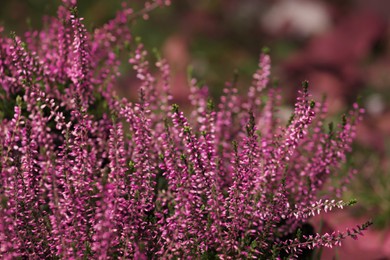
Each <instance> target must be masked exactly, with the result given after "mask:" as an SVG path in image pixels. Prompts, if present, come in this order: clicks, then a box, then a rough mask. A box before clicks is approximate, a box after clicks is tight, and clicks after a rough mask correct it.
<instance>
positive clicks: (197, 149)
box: [0, 0, 371, 259]
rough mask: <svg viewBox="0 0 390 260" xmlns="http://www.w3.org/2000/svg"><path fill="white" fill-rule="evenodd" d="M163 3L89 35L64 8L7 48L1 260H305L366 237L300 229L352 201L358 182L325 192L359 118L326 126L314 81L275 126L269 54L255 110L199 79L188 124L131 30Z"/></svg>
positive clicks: (3, 58)
mask: <svg viewBox="0 0 390 260" xmlns="http://www.w3.org/2000/svg"><path fill="white" fill-rule="evenodd" d="M169 4H170V1H161V0H156V1H151V2H148V3H146V4H145V9H143V10H141V11H139V12H133V11H132V10H131V9H130V8H128V7H126V5H125V4H124V5H123V9H122V10H121V11H120V12H118V13H117V15H116V17H115V18H113V19H112V20H111V21H109V22H108V23H107V24H105V25H103V26H102V27H100V28H97V29H95V30H94V32H88V31H87V30H86V29H85V26H84V24H83V19H82V18H81V17H79V16H78V14H77V8H76V1H75V0H64V1H63V5H62V6H61V7H59V9H58V18H47V20H46V22H47V26H46V27H45V29H44V30H42V31H31V32H27V33H26V34H25V36H24V38H20V37H18V36H15V35H12V36H11V37H6V36H4V35H2V37H1V38H0V74H1V77H0V85H1V88H0V106H1V113H0V120H1V124H0V175H1V178H0V258H1V259H14V258H34V259H35V258H36V259H51V258H63V259H80V258H88V259H89V258H97V259H111V258H112V259H116V258H123V259H131V258H133V259H154V258H162V259H171V258H189V259H192V258H199V257H203V258H213V257H219V258H221V259H238V258H265V259H281V258H284V257H287V258H298V257H302V255H303V254H307V252H309V253H310V250H312V249H314V248H318V247H324V246H325V247H332V246H340V245H341V244H342V240H343V239H346V238H347V237H351V238H353V239H356V238H357V237H358V235H362V232H363V231H364V230H365V229H367V228H368V226H369V225H370V224H371V222H367V223H365V224H363V225H361V226H358V227H357V228H355V229H347V230H346V231H345V232H340V231H334V232H333V233H331V234H318V233H316V232H315V231H306V229H308V228H307V227H308V226H309V224H308V220H309V218H310V217H312V216H315V215H318V214H321V213H322V212H327V211H330V210H332V209H334V208H343V207H345V206H349V205H351V204H353V203H354V201H351V202H343V201H341V200H340V196H341V194H342V192H343V188H344V186H345V185H344V184H345V183H347V182H348V181H349V180H350V178H351V177H352V175H353V174H355V173H356V171H355V170H351V171H350V172H351V174H350V175H348V176H347V177H346V178H344V179H342V178H338V179H341V181H340V184H339V185H338V186H331V187H330V185H328V181H329V179H330V178H331V176H334V175H337V174H338V172H339V171H340V168H341V167H342V166H343V163H344V162H345V160H346V154H347V153H348V152H350V151H351V147H352V142H353V140H354V137H355V135H356V134H355V131H356V130H355V128H356V124H357V123H358V122H359V121H360V119H361V116H362V113H363V112H364V111H363V109H362V108H360V107H359V106H358V105H357V104H354V106H353V109H352V110H351V111H350V112H349V114H347V115H346V116H345V117H343V120H342V123H340V124H338V125H333V123H331V124H329V126H324V125H323V122H324V119H325V117H326V111H327V107H326V104H325V102H317V103H315V102H314V101H312V100H311V96H310V93H309V91H308V83H307V82H304V83H303V88H302V90H301V91H299V93H298V98H297V101H296V104H295V108H294V112H293V115H292V117H291V120H290V121H289V123H288V124H287V125H285V124H283V123H281V122H280V121H281V120H279V118H278V105H279V104H280V91H279V90H278V88H276V87H271V88H270V87H269V77H270V72H271V60H270V56H269V55H268V54H267V53H262V54H261V55H260V59H259V69H258V70H257V71H256V72H255V74H254V76H253V83H252V85H251V86H250V87H249V91H248V94H247V96H246V97H242V96H239V95H238V94H237V92H238V91H237V88H236V86H235V80H233V81H232V82H227V83H226V87H225V89H224V90H223V95H222V96H221V98H220V100H219V101H213V100H212V99H211V98H210V97H209V95H208V88H207V87H206V86H202V85H199V83H198V81H197V80H196V79H194V78H191V79H190V81H189V83H190V88H191V94H190V101H191V102H190V103H191V105H192V110H191V112H189V113H188V115H187V113H185V112H184V111H182V110H181V109H180V108H179V107H178V106H177V105H174V104H171V101H172V96H171V92H170V78H169V74H170V68H169V65H168V63H167V61H166V60H164V59H161V58H158V59H157V61H156V63H155V66H156V67H157V72H152V71H154V69H153V68H152V67H153V66H152V65H153V64H151V63H150V62H149V58H148V57H149V54H148V52H147V50H146V49H145V48H144V46H143V45H142V44H140V43H139V42H137V43H135V42H133V37H132V35H131V32H130V31H129V28H128V22H129V21H131V20H132V19H134V18H136V17H139V16H147V15H148V13H149V12H150V11H151V10H152V9H154V8H157V7H161V6H164V5H169ZM144 18H145V17H144ZM0 33H1V34H3V28H1V27H0ZM123 55H129V56H128V57H129V59H128V62H129V63H130V64H131V66H132V68H133V70H134V73H135V75H136V77H137V79H138V80H139V82H140V91H139V98H138V100H137V101H134V102H130V101H128V100H127V99H126V98H123V99H119V98H118V96H117V94H116V93H115V85H116V83H117V79H118V76H120V72H119V71H120V70H119V68H120V66H121V60H122V59H121V57H123ZM263 97H266V98H263ZM337 177H341V176H337ZM326 191H328V193H327V195H325V196H320V194H323V193H326ZM320 192H321V193H320ZM311 229H312V228H311ZM309 230H310V228H309ZM305 250H306V251H305ZM307 250H309V251H307Z"/></svg>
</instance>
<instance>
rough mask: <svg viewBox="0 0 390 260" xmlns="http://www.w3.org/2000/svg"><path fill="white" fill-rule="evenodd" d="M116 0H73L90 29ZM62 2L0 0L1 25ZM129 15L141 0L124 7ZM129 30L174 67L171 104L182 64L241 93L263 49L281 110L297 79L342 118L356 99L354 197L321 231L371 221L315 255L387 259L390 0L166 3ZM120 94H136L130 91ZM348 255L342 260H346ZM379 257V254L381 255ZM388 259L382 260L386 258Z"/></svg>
mask: <svg viewBox="0 0 390 260" xmlns="http://www.w3.org/2000/svg"><path fill="white" fill-rule="evenodd" d="M121 2H122V1H120V0H110V1H107V0H94V1H87V0H79V4H78V10H79V14H80V16H82V17H85V23H86V25H87V28H88V29H89V30H93V28H95V27H99V26H101V25H102V24H104V23H105V22H106V21H107V20H109V19H110V18H112V17H113V16H114V15H115V12H116V11H117V10H119V9H120V8H121ZM59 3H60V1H58V0H56V1H47V0H0V24H2V25H3V26H4V27H5V30H6V32H10V31H15V32H16V33H17V34H18V35H23V32H25V31H26V30H28V29H29V28H42V27H44V26H45V24H44V22H43V21H44V20H43V16H44V15H55V14H56V10H57V6H58V5H59ZM128 4H129V5H130V6H132V7H134V9H135V10H140V9H141V8H142V7H143V1H141V0H133V1H128ZM131 26H132V27H133V34H134V35H135V36H140V37H141V38H142V41H143V42H144V43H145V45H146V46H147V48H148V49H153V48H157V49H158V50H160V52H161V54H162V55H163V56H164V57H165V58H167V59H168V61H169V63H170V65H171V67H172V76H173V77H172V82H173V92H174V96H175V99H176V100H177V101H178V102H182V103H187V102H186V101H187V100H186V98H187V94H188V91H189V90H188V87H187V83H186V82H187V68H188V67H189V66H191V67H192V68H193V71H194V74H195V75H196V77H198V78H199V79H202V80H203V81H204V82H205V83H206V84H207V85H208V86H209V88H210V92H211V94H212V95H213V96H214V97H217V96H218V95H219V94H220V93H221V91H222V87H223V86H224V83H225V81H228V80H231V79H232V78H233V75H234V73H235V71H237V72H238V74H239V81H238V82H239V83H238V84H239V86H240V87H241V90H242V91H243V92H245V90H246V88H247V87H248V86H249V84H250V82H251V74H252V73H253V72H254V71H255V70H256V66H257V62H258V56H259V53H260V51H261V49H262V47H264V46H268V47H270V50H271V57H272V63H273V78H274V79H276V80H278V82H279V86H280V88H281V89H282V93H283V98H284V99H285V104H287V106H286V109H288V106H289V105H290V106H291V105H292V104H293V101H294V98H295V95H296V90H297V89H298V88H299V87H300V82H301V81H302V80H306V79H307V80H309V81H310V83H311V90H312V92H313V94H314V96H315V98H316V99H321V96H322V95H324V94H325V95H326V96H327V98H328V103H329V108H330V114H331V116H332V117H334V118H335V120H337V119H339V118H340V115H341V114H342V113H344V112H345V111H346V110H347V109H348V107H351V105H352V103H353V102H355V101H356V100H357V99H358V97H359V96H360V97H361V102H362V104H363V105H364V106H365V108H366V110H367V113H366V115H365V119H364V122H363V123H362V124H361V125H360V126H359V129H358V138H357V142H356V144H355V150H354V152H353V154H352V155H351V156H350V159H349V161H350V163H351V164H353V165H354V166H355V167H356V168H357V169H358V175H357V176H356V179H355V180H354V181H353V182H352V183H351V184H350V189H349V191H348V192H347V193H346V195H345V196H346V199H350V198H352V197H354V198H357V199H358V204H357V205H356V206H354V207H353V208H352V209H350V210H349V211H347V212H346V211H343V212H335V213H332V214H329V215H326V216H325V217H324V218H323V219H321V220H315V221H320V222H321V223H323V227H324V230H326V229H329V230H331V229H337V228H341V229H343V228H344V227H347V226H352V225H354V224H355V223H356V224H358V223H361V222H364V220H366V219H367V218H371V219H373V221H374V223H375V229H373V230H371V231H370V232H369V233H368V234H367V235H366V237H367V238H366V239H360V240H359V241H358V242H356V241H353V242H351V243H349V241H348V242H346V244H345V246H344V247H343V249H341V250H338V251H337V250H336V251H334V250H332V251H327V252H325V253H324V255H323V258H329V259H330V258H331V256H334V255H338V256H340V259H350V258H352V257H354V258H355V259H390V167H389V166H390V158H389V157H390V156H389V155H390V29H389V28H390V1H389V0H370V1H367V0H322V1H321V0H213V1H210V0H196V1H195V0H172V5H171V6H170V7H168V8H163V9H157V10H154V11H153V12H152V13H151V14H150V18H149V19H148V20H143V19H138V20H137V21H135V22H134V23H133V24H131ZM122 88H125V89H124V90H123V91H124V93H127V94H128V95H131V93H134V92H133V91H134V90H133V89H131V86H129V85H125V86H124V87H123V86H122ZM347 255H348V258H344V257H346V256H347ZM381 257H382V258H381ZM386 257H387V258H386Z"/></svg>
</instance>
